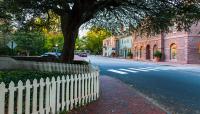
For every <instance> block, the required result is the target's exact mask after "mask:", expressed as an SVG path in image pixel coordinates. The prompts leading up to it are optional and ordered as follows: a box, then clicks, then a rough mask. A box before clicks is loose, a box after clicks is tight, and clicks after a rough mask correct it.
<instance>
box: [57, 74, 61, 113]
mask: <svg viewBox="0 0 200 114" xmlns="http://www.w3.org/2000/svg"><path fill="white" fill-rule="evenodd" d="M60 84H61V81H60V77H59V76H58V77H57V92H56V93H57V95H56V99H57V100H56V105H57V106H56V111H57V113H59V112H60Z"/></svg>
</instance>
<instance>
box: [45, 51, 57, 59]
mask: <svg viewBox="0 0 200 114" xmlns="http://www.w3.org/2000/svg"><path fill="white" fill-rule="evenodd" d="M41 57H48V58H60V57H61V53H60V52H46V53H44V54H42V55H41Z"/></svg>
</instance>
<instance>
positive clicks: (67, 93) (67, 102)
mask: <svg viewBox="0 0 200 114" xmlns="http://www.w3.org/2000/svg"><path fill="white" fill-rule="evenodd" d="M69 82H70V80H69V76H67V84H66V111H68V110H69V104H70V101H69Z"/></svg>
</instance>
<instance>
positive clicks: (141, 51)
mask: <svg viewBox="0 0 200 114" xmlns="http://www.w3.org/2000/svg"><path fill="white" fill-rule="evenodd" d="M142 53H143V47H142V46H141V47H140V58H142V55H143V54H142Z"/></svg>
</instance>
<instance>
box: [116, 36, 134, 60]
mask: <svg viewBox="0 0 200 114" xmlns="http://www.w3.org/2000/svg"><path fill="white" fill-rule="evenodd" d="M118 42H119V48H118V49H119V54H118V55H119V56H120V57H124V58H126V57H127V55H128V53H132V52H131V49H132V36H131V35H128V36H118Z"/></svg>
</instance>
